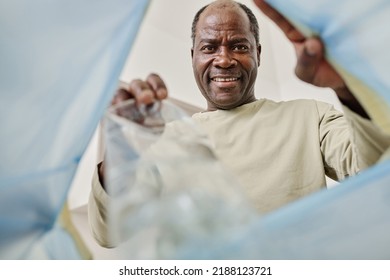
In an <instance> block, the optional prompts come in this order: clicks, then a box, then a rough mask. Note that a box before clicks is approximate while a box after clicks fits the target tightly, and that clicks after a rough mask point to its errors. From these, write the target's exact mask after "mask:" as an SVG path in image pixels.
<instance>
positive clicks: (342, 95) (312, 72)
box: [254, 0, 369, 118]
mask: <svg viewBox="0 0 390 280" xmlns="http://www.w3.org/2000/svg"><path fill="white" fill-rule="evenodd" d="M254 2H255V4H256V5H257V6H258V7H259V8H260V10H261V11H262V12H263V13H264V14H265V15H266V16H268V17H269V18H270V19H271V20H272V21H274V22H275V24H276V25H277V26H279V28H280V29H281V30H282V31H283V32H284V34H285V35H286V37H287V39H289V40H290V42H291V43H292V44H293V46H294V48H295V52H296V55H297V65H296V66H295V74H296V76H297V77H298V78H299V79H301V80H302V81H304V82H307V83H310V84H312V85H315V86H318V87H329V88H332V89H333V90H334V91H335V93H336V95H337V97H338V98H339V100H340V101H341V103H343V104H344V105H345V106H347V107H349V108H350V109H351V110H352V111H354V112H356V113H357V114H359V115H361V116H362V117H365V118H369V116H368V115H367V113H366V111H365V110H364V108H363V107H362V106H361V105H360V103H359V102H358V100H357V99H356V98H355V97H354V95H353V94H352V93H351V92H350V91H349V89H348V87H347V85H346V84H345V82H344V80H343V78H342V77H341V76H340V75H339V73H337V71H336V70H335V69H334V68H333V66H332V65H330V64H329V62H328V61H327V60H326V58H325V55H324V53H325V48H324V45H323V44H322V42H321V40H320V39H319V38H315V37H313V38H306V37H305V36H303V35H302V33H300V32H299V30H298V29H296V28H295V27H294V26H293V25H292V24H291V23H290V22H289V21H288V20H287V19H286V18H285V17H284V16H283V15H282V14H280V13H279V12H278V11H276V10H275V9H274V8H272V7H271V6H270V5H268V4H267V3H266V2H265V0H254Z"/></svg>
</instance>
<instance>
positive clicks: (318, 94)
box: [69, 0, 340, 207]
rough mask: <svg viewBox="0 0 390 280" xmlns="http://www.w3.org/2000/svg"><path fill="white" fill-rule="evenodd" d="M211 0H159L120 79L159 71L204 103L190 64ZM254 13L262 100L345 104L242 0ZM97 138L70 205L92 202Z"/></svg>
mask: <svg viewBox="0 0 390 280" xmlns="http://www.w3.org/2000/svg"><path fill="white" fill-rule="evenodd" d="M209 2H210V1H209V0H198V1H185V0H163V1H162V0H154V1H152V2H151V5H150V7H149V9H148V12H147V15H146V17H145V20H144V22H143V24H142V26H141V29H140V32H139V35H138V37H137V41H136V43H135V45H134V46H133V49H132V52H131V54H130V56H129V58H128V60H127V63H126V65H125V67H124V70H123V73H122V75H121V80H123V81H130V80H132V79H134V78H145V77H146V76H147V75H148V74H149V73H150V72H156V73H159V74H160V75H161V76H162V77H163V78H164V80H165V82H166V84H167V86H168V90H169V94H170V95H171V96H172V97H174V98H177V99H180V100H182V101H186V102H188V103H191V104H194V105H197V106H200V107H203V108H204V107H205V102H204V100H203V97H202V96H201V94H200V93H199V92H198V89H197V86H196V83H195V80H194V78H193V73H192V66H191V57H190V49H191V39H190V35H191V23H192V19H193V16H194V15H195V13H196V11H197V10H198V9H199V8H200V7H202V6H203V5H205V4H208V3H209ZM241 2H242V3H244V4H246V5H247V6H249V7H250V8H252V10H253V11H254V13H255V15H256V16H257V18H258V20H259V24H260V40H261V44H262V55H261V66H260V69H259V74H258V79H257V83H256V87H255V88H256V96H257V98H270V99H273V100H276V101H279V100H289V99H296V98H311V99H318V100H322V101H325V102H329V103H333V104H335V106H336V107H337V108H340V105H339V103H338V101H337V98H336V97H335V95H334V94H333V93H332V92H331V91H330V90H328V89H318V88H314V87H312V86H309V85H307V84H305V83H303V82H300V81H299V80H298V79H297V78H296V77H295V76H294V70H293V69H294V65H295V55H294V50H293V48H292V45H291V44H290V43H289V42H288V41H287V40H286V39H285V37H284V35H283V34H282V33H281V32H280V31H279V29H278V28H277V27H276V26H275V25H274V24H273V23H272V22H270V20H268V18H266V17H265V16H263V15H262V13H261V12H260V11H259V10H258V8H257V7H256V6H255V5H254V4H253V3H252V0H242V1H241ZM97 149H98V141H97V138H96V137H94V139H93V140H92V142H91V145H90V147H89V149H88V151H87V152H86V153H85V155H84V158H83V160H82V162H81V164H80V167H79V171H78V174H77V176H76V178H75V181H74V184H73V186H72V189H71V192H70V197H69V201H70V206H71V207H78V206H80V205H82V204H83V203H84V204H85V203H86V202H87V198H88V193H89V190H90V181H91V176H92V172H93V169H94V165H95V162H96V160H97V154H96V153H97V152H96V151H97Z"/></svg>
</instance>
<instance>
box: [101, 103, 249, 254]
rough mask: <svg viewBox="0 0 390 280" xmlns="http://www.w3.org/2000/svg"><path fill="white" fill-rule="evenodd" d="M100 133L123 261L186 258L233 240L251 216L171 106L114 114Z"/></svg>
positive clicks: (128, 108)
mask: <svg viewBox="0 0 390 280" xmlns="http://www.w3.org/2000/svg"><path fill="white" fill-rule="evenodd" d="M104 131H105V143H106V164H105V166H106V168H105V170H106V175H105V178H106V180H105V184H106V188H107V190H108V193H109V195H110V196H111V199H110V201H111V203H110V205H109V214H108V217H109V223H108V224H109V233H110V238H112V240H113V242H114V243H116V244H117V243H122V245H120V246H119V249H118V251H120V252H121V254H120V255H121V257H124V258H159V259H161V258H163V259H164V258H172V257H179V256H180V255H183V256H184V255H186V256H187V255H188V254H190V251H192V250H193V249H194V247H193V246H194V244H197V246H198V247H199V248H200V247H201V248H207V247H208V246H210V245H211V244H213V243H214V244H215V243H219V242H222V241H226V240H228V239H230V238H232V237H233V236H236V235H237V233H238V232H239V231H241V230H243V229H245V227H246V225H247V224H248V223H249V222H250V221H251V220H252V219H253V217H254V216H255V214H254V213H255V212H254V210H253V209H252V208H251V207H250V206H249V205H250V204H249V203H247V200H246V198H245V197H244V196H243V194H242V192H240V191H239V188H238V184H237V182H236V180H235V179H234V178H233V177H232V176H231V175H230V174H228V173H227V171H226V170H225V169H224V168H223V167H222V165H221V164H220V163H219V161H218V160H217V158H216V157H215V155H214V153H213V149H212V145H211V143H210V142H209V140H208V138H207V137H206V136H205V134H203V133H202V131H201V130H200V129H199V128H198V127H197V126H196V125H195V123H194V122H193V121H192V119H191V118H189V117H188V116H186V115H185V113H183V112H182V111H181V110H180V109H179V108H178V107H176V106H175V105H173V104H172V103H170V102H169V101H163V102H161V103H155V104H154V105H153V106H152V107H141V108H138V107H137V106H136V105H135V103H134V101H133V100H129V101H126V102H125V103H123V104H120V105H119V106H114V107H112V108H110V109H109V110H108V113H107V114H106V116H105V119H104ZM189 248H191V250H190V249H189ZM188 250H189V251H188Z"/></svg>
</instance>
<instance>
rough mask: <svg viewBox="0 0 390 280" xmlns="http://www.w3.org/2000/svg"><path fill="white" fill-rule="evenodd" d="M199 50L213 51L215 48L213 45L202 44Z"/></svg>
mask: <svg viewBox="0 0 390 280" xmlns="http://www.w3.org/2000/svg"><path fill="white" fill-rule="evenodd" d="M201 50H202V51H204V52H213V51H214V50H215V47H214V46H209V45H208V46H203V47H202V48H201Z"/></svg>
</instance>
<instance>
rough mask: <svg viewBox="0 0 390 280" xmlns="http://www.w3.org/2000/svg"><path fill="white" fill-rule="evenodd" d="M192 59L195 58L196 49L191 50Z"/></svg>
mask: <svg viewBox="0 0 390 280" xmlns="http://www.w3.org/2000/svg"><path fill="white" fill-rule="evenodd" d="M191 58H194V48H191Z"/></svg>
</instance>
